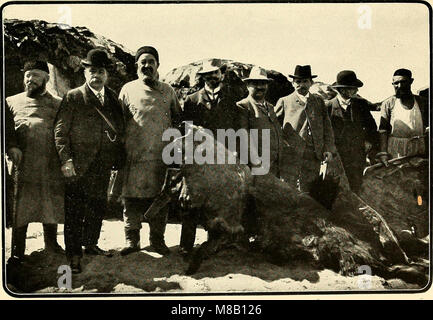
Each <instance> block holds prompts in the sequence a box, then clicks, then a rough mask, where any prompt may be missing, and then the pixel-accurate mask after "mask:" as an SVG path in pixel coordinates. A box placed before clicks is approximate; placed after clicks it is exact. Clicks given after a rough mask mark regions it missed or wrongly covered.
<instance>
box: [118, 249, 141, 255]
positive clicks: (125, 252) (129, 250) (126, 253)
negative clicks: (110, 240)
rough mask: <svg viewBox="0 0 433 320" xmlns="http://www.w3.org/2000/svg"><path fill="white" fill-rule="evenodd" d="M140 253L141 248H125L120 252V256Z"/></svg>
mask: <svg viewBox="0 0 433 320" xmlns="http://www.w3.org/2000/svg"><path fill="white" fill-rule="evenodd" d="M138 251H140V247H125V248H123V249H122V250H120V255H122V256H126V255H128V254H131V253H134V252H138Z"/></svg>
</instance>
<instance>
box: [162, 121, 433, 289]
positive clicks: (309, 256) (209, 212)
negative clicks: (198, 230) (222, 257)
mask: <svg viewBox="0 0 433 320" xmlns="http://www.w3.org/2000/svg"><path fill="white" fill-rule="evenodd" d="M196 132H200V134H201V135H202V136H206V138H205V140H206V141H207V142H209V141H211V142H212V141H213V140H212V139H213V138H212V136H209V135H208V134H207V133H205V132H203V130H202V129H201V128H200V127H193V130H192V131H190V133H189V134H192V133H194V134H195V133H196ZM182 139H183V143H184V145H183V147H182V149H183V150H185V148H184V147H185V143H188V141H187V139H185V137H183V138H182ZM190 141H191V140H190ZM212 143H213V144H214V145H215V150H218V149H217V145H218V143H219V142H217V141H213V142H212ZM200 144H201V142H197V141H194V150H199V149H197V148H200ZM227 152H228V151H227ZM216 153H217V152H215V157H216ZM288 165H290V164H288ZM176 181H182V182H181V185H180V186H179V183H178V188H177V190H178V191H179V192H177V193H174V194H172V195H171V198H172V199H173V200H177V199H179V198H182V196H181V195H179V193H180V194H182V193H185V190H186V193H187V195H188V197H187V198H188V201H189V204H188V206H189V207H190V208H191V207H193V208H196V209H197V208H199V209H201V210H199V211H197V210H195V211H194V214H197V212H199V215H200V217H199V219H198V221H199V223H200V224H202V225H203V226H204V227H205V228H206V229H207V230H208V232H209V239H208V241H207V242H205V243H204V244H203V245H202V248H199V249H198V250H196V254H195V256H193V257H192V258H191V261H190V265H189V268H188V271H187V272H188V273H194V272H195V271H197V270H198V267H199V266H200V263H201V260H202V259H204V258H211V257H212V254H215V253H216V252H218V250H221V249H222V248H224V247H227V244H228V243H229V242H230V241H235V240H236V239H238V240H239V237H236V236H238V235H239V234H240V233H242V231H245V229H246V228H245V226H244V225H241V226H240V223H242V221H243V218H245V215H246V218H248V215H249V214H250V212H249V211H248V210H245V208H246V207H247V202H248V199H250V201H251V200H252V201H253V202H254V203H255V211H256V212H255V217H254V218H253V219H256V220H255V221H256V223H257V225H258V226H259V232H258V234H259V236H258V238H257V239H256V241H255V242H257V243H256V244H255V250H258V251H259V252H262V253H263V255H264V256H265V257H267V258H268V259H269V260H270V261H272V262H274V263H277V264H287V263H304V264H312V265H314V266H316V267H320V268H329V269H332V270H334V271H336V272H340V273H342V274H344V275H355V274H357V273H358V272H359V270H360V268H361V269H362V268H363V267H364V266H368V267H369V268H370V269H371V270H372V272H373V274H374V275H379V276H382V277H385V278H389V277H401V278H404V279H405V280H407V281H409V282H410V281H412V282H416V283H418V284H425V283H426V281H427V279H426V275H425V271H426V270H425V266H419V265H416V266H415V265H410V263H409V261H408V259H407V256H406V255H405V253H404V252H403V251H402V250H401V248H400V246H399V243H398V241H397V240H396V239H395V237H394V235H393V231H392V230H391V229H390V228H389V226H388V225H387V224H386V222H385V221H383V226H382V230H376V229H375V228H374V227H375V226H374V224H373V223H372V222H371V220H372V219H373V220H374V219H380V216H378V215H377V213H376V212H375V211H374V210H373V211H371V212H368V213H365V212H362V211H360V210H359V205H360V204H361V203H360V200H358V199H359V198H358V197H357V196H355V195H353V194H352V193H351V192H350V191H347V190H342V191H340V192H339V193H338V195H337V199H336V202H335V205H334V208H333V210H332V211H329V210H327V209H325V208H324V207H323V206H322V205H320V204H319V203H318V202H316V201H315V200H314V199H313V198H311V197H310V196H308V195H306V194H304V193H301V192H300V191H298V190H297V189H295V188H293V187H292V186H290V185H289V184H287V183H286V182H283V181H281V180H280V179H278V178H276V177H275V176H273V175H271V174H267V175H263V176H259V175H257V176H252V175H251V171H250V170H249V168H248V166H246V165H244V164H239V163H236V164H206V163H205V164H196V163H193V164H183V165H181V166H180V176H178V177H177V179H176ZM165 190H166V191H165V193H164V190H163V193H162V194H161V195H162V196H167V194H169V193H170V192H167V191H168V190H171V189H170V188H169V186H168V185H166V186H165ZM191 212H192V211H191ZM190 218H197V217H187V219H190ZM251 218H252V217H251ZM240 242H241V243H242V241H240ZM389 243H391V244H390V245H389ZM244 244H245V243H244ZM386 244H388V245H386ZM195 263H196V264H198V265H195V266H194V264H195ZM192 265H193V266H192ZM396 265H398V266H396ZM408 269H409V271H408Z"/></svg>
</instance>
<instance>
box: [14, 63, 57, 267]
mask: <svg viewBox="0 0 433 320" xmlns="http://www.w3.org/2000/svg"><path fill="white" fill-rule="evenodd" d="M23 71H24V92H22V93H19V94H17V95H14V96H11V97H7V98H6V116H8V115H9V117H8V118H7V119H6V120H8V121H7V123H6V128H7V129H8V131H9V132H12V130H13V129H15V130H14V131H15V135H14V136H12V135H8V136H7V138H6V139H7V141H6V145H7V150H6V151H7V154H8V156H9V157H10V159H11V160H12V162H13V164H14V165H15V168H16V170H18V181H15V183H18V194H17V199H15V201H16V212H15V219H14V221H13V232H12V233H13V241H12V243H13V248H12V257H11V258H12V259H16V261H19V262H21V261H22V259H23V258H24V252H25V241H26V232H27V226H28V224H29V223H31V222H41V223H42V224H43V229H44V241H45V249H46V250H48V251H51V252H56V253H62V252H63V250H62V248H61V247H60V246H59V244H58V243H57V224H58V223H63V221H64V211H63V202H64V194H63V190H64V185H63V179H62V175H61V172H60V163H59V160H58V158H57V154H56V149H55V148H54V140H53V136H52V130H53V122H54V118H55V116H56V113H57V111H58V109H59V105H60V101H61V99H60V98H59V97H57V96H54V95H52V94H51V93H50V92H48V91H47V89H46V86H47V83H48V81H49V69H48V64H47V63H46V62H43V61H28V62H26V63H25V64H24V69H23ZM10 138H11V140H10V141H9V139H10Z"/></svg>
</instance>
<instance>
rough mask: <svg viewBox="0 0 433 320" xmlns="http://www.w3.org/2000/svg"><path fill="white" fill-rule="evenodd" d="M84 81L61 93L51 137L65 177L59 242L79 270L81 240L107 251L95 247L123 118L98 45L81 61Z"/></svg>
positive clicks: (90, 250) (88, 249)
mask: <svg viewBox="0 0 433 320" xmlns="http://www.w3.org/2000/svg"><path fill="white" fill-rule="evenodd" d="M81 63H82V66H83V67H84V77H85V79H86V82H85V83H84V84H83V85H82V86H81V87H78V88H75V89H72V90H70V91H68V93H66V95H65V97H64V98H63V101H62V104H61V106H60V110H59V113H58V114H57V118H56V122H55V128H54V137H55V143H56V148H57V152H58V155H59V158H60V161H61V163H62V167H61V170H62V173H63V175H64V177H65V178H66V181H67V185H66V193H65V229H64V234H65V246H66V256H67V258H68V259H69V261H70V264H71V268H72V272H74V273H79V272H81V264H80V260H81V257H82V246H84V248H85V253H86V254H89V255H105V256H110V253H108V252H106V251H104V250H102V249H100V248H99V247H98V240H99V235H100V231H101V226H102V219H103V216H104V213H105V210H106V205H107V202H106V201H107V188H108V182H109V179H110V175H111V170H112V169H118V168H119V167H120V166H121V163H120V162H121V158H122V154H121V153H122V150H123V148H122V146H123V134H124V122H123V121H124V120H123V114H122V109H121V107H120V104H119V102H118V100H117V95H116V94H115V92H114V91H113V90H111V89H110V88H108V87H107V86H106V82H107V79H108V72H107V68H109V67H110V65H111V62H110V59H109V57H108V54H107V52H106V51H105V50H104V49H100V48H96V49H92V50H90V51H89V52H88V54H87V58H86V59H84V60H82V61H81Z"/></svg>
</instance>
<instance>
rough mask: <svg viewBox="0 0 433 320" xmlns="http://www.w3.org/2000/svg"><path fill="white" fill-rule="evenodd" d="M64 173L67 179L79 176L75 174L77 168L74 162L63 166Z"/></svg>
mask: <svg viewBox="0 0 433 320" xmlns="http://www.w3.org/2000/svg"><path fill="white" fill-rule="evenodd" d="M62 172H63V175H64V176H65V177H66V178H70V177H73V176H76V175H77V174H76V173H75V167H74V164H73V163H72V161H68V162H66V163H65V164H64V165H63V166H62Z"/></svg>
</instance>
